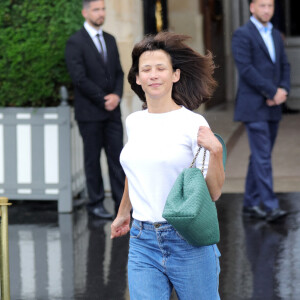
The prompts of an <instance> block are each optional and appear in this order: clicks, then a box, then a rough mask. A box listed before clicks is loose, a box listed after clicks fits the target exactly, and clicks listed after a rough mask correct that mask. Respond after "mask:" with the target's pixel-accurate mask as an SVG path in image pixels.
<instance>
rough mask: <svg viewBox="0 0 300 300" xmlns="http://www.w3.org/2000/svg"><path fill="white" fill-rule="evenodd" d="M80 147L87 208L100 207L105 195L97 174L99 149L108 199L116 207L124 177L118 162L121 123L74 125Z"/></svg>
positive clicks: (99, 171) (121, 131) (121, 135)
mask: <svg viewBox="0 0 300 300" xmlns="http://www.w3.org/2000/svg"><path fill="white" fill-rule="evenodd" d="M78 125H79V131H80V134H81V137H82V140H83V145H84V167H85V177H86V185H87V191H88V196H89V203H88V209H93V208H95V207H97V206H98V205H100V204H102V202H103V200H104V197H105V194H104V186H103V179H102V174H101V165H100V154H101V150H102V148H104V150H105V154H106V157H107V164H108V171H109V180H110V186H111V192H112V198H113V200H114V201H115V207H116V209H117V208H118V207H119V204H120V201H121V198H122V195H123V191H124V182H125V174H124V171H123V169H122V166H121V164H120V161H119V157H120V153H121V150H122V148H123V125H122V121H121V120H111V119H108V120H105V121H101V122H78Z"/></svg>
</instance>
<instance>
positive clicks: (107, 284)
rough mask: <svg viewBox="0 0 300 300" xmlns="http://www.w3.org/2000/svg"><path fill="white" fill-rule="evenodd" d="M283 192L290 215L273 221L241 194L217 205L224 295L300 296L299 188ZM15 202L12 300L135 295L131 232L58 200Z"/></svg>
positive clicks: (119, 299) (117, 299) (290, 299)
mask: <svg viewBox="0 0 300 300" xmlns="http://www.w3.org/2000/svg"><path fill="white" fill-rule="evenodd" d="M277 195H278V197H279V200H280V204H281V207H282V208H283V209H286V210H288V211H289V212H290V214H289V215H288V216H287V217H286V218H285V219H283V220H280V221H278V222H277V223H274V224H269V223H267V222H265V221H254V220H251V219H244V218H243V217H242V216H241V209H242V200H243V195H242V194H223V195H222V197H221V199H220V200H219V201H218V202H217V207H218V213H219V221H220V229H221V241H220V243H219V245H218V246H219V248H220V251H221V254H222V256H221V275H220V289H219V290H220V296H221V299H222V300H246V299H261V300H272V299H274V300H275V299H276V300H277V299H282V300H297V299H300V285H299V282H300V256H299V253H300V193H279V194H277ZM110 203H111V201H110V200H109V199H107V200H106V204H107V205H108V207H109V205H110ZM13 204H14V205H13V206H12V207H10V208H9V223H10V225H9V250H10V273H11V274H10V275H11V276H10V279H11V299H12V300H34V299H38V300H48V299H49V300H58V299H68V300H89V299H91V300H93V299H101V300H102V299H103V300H123V299H124V300H125V299H129V294H128V285H127V273H126V272H127V267H126V265H127V254H128V236H127V237H123V238H120V239H116V240H110V224H111V222H110V221H101V220H97V219H93V218H90V217H88V215H87V213H86V210H85V208H77V209H76V211H75V212H74V213H73V214H58V213H57V207H56V203H55V202H46V203H45V202H30V201H26V202H13ZM172 299H176V296H172ZM141 300H142V299H141ZM191 300H193V299H191ZM208 300H209V299H208Z"/></svg>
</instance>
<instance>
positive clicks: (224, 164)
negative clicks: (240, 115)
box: [189, 133, 227, 174]
mask: <svg viewBox="0 0 300 300" xmlns="http://www.w3.org/2000/svg"><path fill="white" fill-rule="evenodd" d="M214 135H215V137H216V138H217V139H218V140H219V142H220V143H221V145H222V148H223V167H224V171H225V167H226V159H227V149H226V144H225V142H224V140H223V139H222V137H221V136H220V135H219V134H217V133H215V134H214ZM201 148H202V146H199V148H198V150H197V153H196V154H195V156H194V159H193V161H192V163H191V165H190V166H189V168H192V167H193V166H194V164H195V162H196V159H197V157H198V155H199V153H200V150H201ZM205 158H206V149H204V153H203V161H202V168H201V172H202V174H203V171H204V163H205Z"/></svg>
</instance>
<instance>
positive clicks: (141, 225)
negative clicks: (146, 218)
mask: <svg viewBox="0 0 300 300" xmlns="http://www.w3.org/2000/svg"><path fill="white" fill-rule="evenodd" d="M139 225H140V227H141V230H143V221H139Z"/></svg>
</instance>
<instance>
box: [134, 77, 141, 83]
mask: <svg viewBox="0 0 300 300" xmlns="http://www.w3.org/2000/svg"><path fill="white" fill-rule="evenodd" d="M135 82H136V84H138V85H141V82H140V78H139V75H136V76H135Z"/></svg>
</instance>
